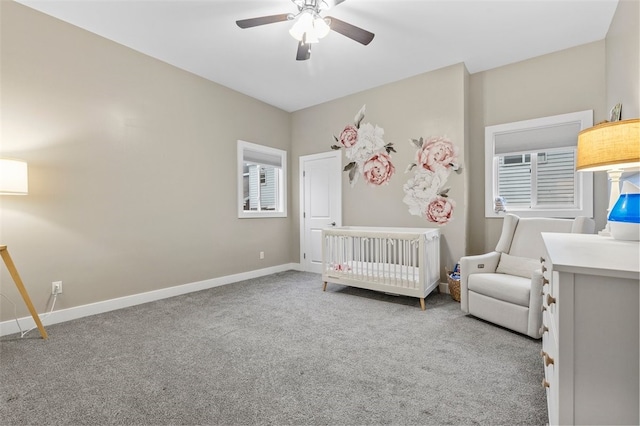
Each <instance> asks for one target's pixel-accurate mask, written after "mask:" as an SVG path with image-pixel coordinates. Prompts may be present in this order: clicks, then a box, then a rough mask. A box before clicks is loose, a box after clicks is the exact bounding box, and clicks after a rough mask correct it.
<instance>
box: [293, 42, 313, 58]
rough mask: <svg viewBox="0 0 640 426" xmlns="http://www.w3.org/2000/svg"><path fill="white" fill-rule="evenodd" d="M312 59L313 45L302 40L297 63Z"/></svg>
mask: <svg viewBox="0 0 640 426" xmlns="http://www.w3.org/2000/svg"><path fill="white" fill-rule="evenodd" d="M310 57H311V45H310V44H308V43H305V42H304V41H302V40H300V41H299V42H298V53H297V54H296V61H306V60H307V59H309V58H310Z"/></svg>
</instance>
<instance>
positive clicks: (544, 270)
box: [542, 265, 547, 274]
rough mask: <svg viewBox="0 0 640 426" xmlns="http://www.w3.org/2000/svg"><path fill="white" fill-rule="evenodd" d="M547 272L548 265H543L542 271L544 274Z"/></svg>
mask: <svg viewBox="0 0 640 426" xmlns="http://www.w3.org/2000/svg"><path fill="white" fill-rule="evenodd" d="M545 272H547V267H546V266H544V265H542V273H543V274H544V273H545Z"/></svg>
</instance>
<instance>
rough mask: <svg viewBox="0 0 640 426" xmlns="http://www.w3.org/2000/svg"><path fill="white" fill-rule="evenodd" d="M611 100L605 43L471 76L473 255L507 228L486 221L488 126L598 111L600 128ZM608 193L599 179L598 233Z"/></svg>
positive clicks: (489, 247) (491, 244) (596, 180)
mask: <svg viewBox="0 0 640 426" xmlns="http://www.w3.org/2000/svg"><path fill="white" fill-rule="evenodd" d="M605 100H606V98H605V43H604V41H599V42H595V43H590V44H586V45H583V46H578V47H575V48H572V49H567V50H563V51H560V52H556V53H552V54H548V55H544V56H540V57H537V58H533V59H530V60H527V61H522V62H518V63H515V64H512V65H507V66H503V67H500V68H496V69H493V70H488V71H485V72H481V73H476V74H472V75H471V77H470V107H471V114H470V115H471V117H470V128H471V135H470V138H471V141H470V144H469V151H468V152H467V157H468V158H472V159H473V161H472V162H470V164H469V169H470V170H469V173H470V185H469V194H470V200H469V217H470V223H469V247H468V248H469V254H478V253H485V252H487V251H490V250H493V249H494V248H495V245H496V243H497V241H498V238H499V236H500V231H501V228H502V219H486V218H485V217H484V192H485V187H484V185H485V182H484V181H485V179H484V128H485V126H491V125H494V124H502V123H509V122H513V121H519V120H527V119H532V118H539V117H545V116H550V115H556V114H563V113H568V112H575V111H583V110H593V119H594V123H597V122H599V121H602V120H604V119H605V118H606V117H607V109H606V103H605ZM606 190H607V189H606V179H605V178H604V176H598V174H596V176H595V178H594V191H595V193H594V197H595V206H594V207H595V212H596V216H595V219H596V222H597V227H598V229H602V228H603V227H604V224H605V222H606V217H605V210H606V202H607V195H606Z"/></svg>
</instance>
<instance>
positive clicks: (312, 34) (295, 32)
mask: <svg viewBox="0 0 640 426" xmlns="http://www.w3.org/2000/svg"><path fill="white" fill-rule="evenodd" d="M294 19H296V22H295V23H294V24H293V26H292V27H291V29H290V30H289V34H291V37H293V38H295V39H296V40H298V41H300V40H302V39H303V38H304V39H305V41H306V42H307V43H317V42H318V41H319V40H320V39H321V38H324V37H326V36H327V34H329V31H330V30H331V28H330V27H329V22H331V21H329V19H328V18H323V17H321V16H320V15H318V14H316V13H314V12H313V11H308V10H305V11H303V12H301V13H300V14H299V15H298V17H297V18H294ZM327 21H329V22H327Z"/></svg>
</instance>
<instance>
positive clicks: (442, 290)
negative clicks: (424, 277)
mask: <svg viewBox="0 0 640 426" xmlns="http://www.w3.org/2000/svg"><path fill="white" fill-rule="evenodd" d="M438 289H439V290H440V293H447V294H449V283H440V284H439V285H438Z"/></svg>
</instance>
